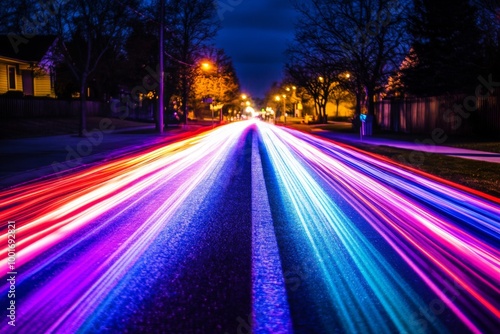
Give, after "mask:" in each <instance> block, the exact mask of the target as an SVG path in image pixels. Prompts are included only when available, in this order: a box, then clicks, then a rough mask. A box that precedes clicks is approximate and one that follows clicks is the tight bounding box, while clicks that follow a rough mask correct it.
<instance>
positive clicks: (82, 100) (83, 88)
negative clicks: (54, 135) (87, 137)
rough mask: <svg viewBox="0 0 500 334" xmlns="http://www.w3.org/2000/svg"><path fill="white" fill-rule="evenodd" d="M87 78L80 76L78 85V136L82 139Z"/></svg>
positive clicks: (84, 129)
mask: <svg viewBox="0 0 500 334" xmlns="http://www.w3.org/2000/svg"><path fill="white" fill-rule="evenodd" d="M86 86H87V76H86V75H82V81H81V85H80V127H79V131H78V135H79V136H80V137H84V134H85V132H86V131H87V92H86Z"/></svg>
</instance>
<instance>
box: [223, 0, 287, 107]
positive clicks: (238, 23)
mask: <svg viewBox="0 0 500 334" xmlns="http://www.w3.org/2000/svg"><path fill="white" fill-rule="evenodd" d="M218 2H219V3H225V4H227V7H224V6H222V5H219V18H220V19H221V20H222V29H221V30H220V32H219V34H218V36H217V38H216V45H217V46H218V47H220V48H222V49H224V50H225V51H226V53H227V54H228V55H229V56H230V57H231V58H232V60H233V64H234V66H235V68H236V72H237V74H238V78H239V79H240V83H241V86H242V90H243V92H246V93H248V94H250V95H251V96H254V97H255V96H256V97H264V95H265V92H266V91H267V89H268V88H269V87H271V85H272V83H273V82H274V81H279V80H280V79H281V78H282V74H283V67H284V63H285V55H284V52H285V49H286V46H287V44H288V43H289V42H291V41H292V40H293V29H294V20H295V17H296V13H295V11H294V9H293V7H292V5H291V3H290V1H289V0H272V1H269V0H240V1H236V0H232V1H228V0H221V1H218ZM230 3H233V4H236V5H233V6H231V5H230ZM224 8H226V10H224Z"/></svg>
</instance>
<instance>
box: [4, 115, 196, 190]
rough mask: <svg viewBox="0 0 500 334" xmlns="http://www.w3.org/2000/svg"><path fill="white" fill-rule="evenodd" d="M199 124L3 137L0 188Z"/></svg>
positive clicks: (78, 165)
mask: <svg viewBox="0 0 500 334" xmlns="http://www.w3.org/2000/svg"><path fill="white" fill-rule="evenodd" d="M202 128H203V126H199V125H191V126H188V129H187V130H186V129H183V128H181V127H176V128H169V129H168V130H166V131H165V132H164V133H163V134H158V133H156V132H155V126H154V124H152V125H150V126H142V127H136V128H129V129H123V130H114V131H112V132H108V133H105V132H100V134H99V133H93V135H92V136H90V137H88V138H82V137H78V136H76V135H60V136H49V137H36V138H22V139H6V140H2V141H0V156H1V160H2V163H1V164H0V189H3V188H7V187H10V186H13V185H16V184H20V183H23V182H27V181H30V180H34V179H37V178H41V177H44V176H48V175H50V174H53V173H54V172H57V171H60V170H70V169H73V168H81V167H83V166H86V165H88V164H92V163H95V162H101V161H106V160H111V159H114V158H117V157H120V156H123V155H126V154H127V153H130V152H132V151H135V150H138V149H143V148H147V147H151V146H153V145H156V144H158V143H160V142H168V141H169V139H171V140H175V139H176V138H177V137H180V136H183V135H188V134H189V133H192V132H193V131H197V130H200V129H202Z"/></svg>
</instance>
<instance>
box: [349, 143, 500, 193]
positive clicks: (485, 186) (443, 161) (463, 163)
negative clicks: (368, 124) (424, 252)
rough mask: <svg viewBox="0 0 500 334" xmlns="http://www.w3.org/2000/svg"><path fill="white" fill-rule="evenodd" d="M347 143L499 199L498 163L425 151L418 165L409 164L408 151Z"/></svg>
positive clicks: (499, 175)
mask: <svg viewBox="0 0 500 334" xmlns="http://www.w3.org/2000/svg"><path fill="white" fill-rule="evenodd" d="M350 145H352V146H355V147H358V148H360V149H362V150H365V151H368V152H372V153H376V154H380V155H383V156H386V157H388V158H390V159H391V160H394V161H397V162H399V163H403V164H404V165H407V166H410V167H414V168H416V169H419V170H421V171H424V172H427V173H429V174H432V175H435V176H438V177H441V178H443V179H445V180H449V181H452V182H455V183H458V184H461V185H463V186H466V187H470V188H472V189H476V190H479V191H482V192H485V193H487V194H490V195H492V196H495V197H499V198H500V164H497V163H491V162H483V161H476V160H469V159H461V158H455V157H449V156H445V155H441V154H435V153H424V155H423V156H424V159H422V161H419V164H418V165H417V164H411V163H409V161H410V157H409V156H410V154H411V153H412V151H410V150H403V149H399V148H393V147H387V146H374V145H368V144H361V143H360V144H355V145H353V144H352V143H350Z"/></svg>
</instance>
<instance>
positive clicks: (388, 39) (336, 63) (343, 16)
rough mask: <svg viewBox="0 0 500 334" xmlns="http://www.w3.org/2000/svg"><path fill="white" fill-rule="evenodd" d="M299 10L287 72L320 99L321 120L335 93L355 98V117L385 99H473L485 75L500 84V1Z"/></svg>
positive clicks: (377, 2)
mask: <svg viewBox="0 0 500 334" xmlns="http://www.w3.org/2000/svg"><path fill="white" fill-rule="evenodd" d="M295 8H296V10H297V11H299V13H300V20H299V22H298V24H297V27H296V33H295V40H294V42H293V43H292V44H291V45H290V46H289V48H288V55H289V61H288V63H287V65H286V70H287V74H288V76H289V77H290V78H291V79H292V80H294V82H295V83H296V84H297V85H300V86H302V87H305V88H307V91H308V93H309V95H310V96H311V97H312V98H314V100H315V101H316V103H317V104H318V106H319V107H318V108H319V112H318V116H319V118H320V120H321V119H322V120H325V116H326V115H325V113H324V110H325V107H324V106H323V104H324V101H325V100H328V99H325V96H330V95H331V94H332V89H333V88H334V87H337V88H338V87H343V88H344V89H346V90H348V91H349V92H351V93H352V94H353V95H354V96H355V97H356V110H355V113H356V114H359V113H360V112H361V109H362V108H363V107H365V108H366V111H367V113H368V114H372V115H373V113H374V102H375V100H376V97H377V96H378V95H379V94H382V95H383V96H386V97H387V96H432V95H443V94H457V93H470V90H471V89H474V87H476V86H477V78H478V77H479V76H480V75H485V76H488V75H490V74H492V75H493V78H500V1H498V0H473V1H468V0H458V1H452V0H442V1H432V0H413V1H412V0H355V1H344V0H311V1H295ZM320 78H321V79H320ZM497 81H498V80H497Z"/></svg>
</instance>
